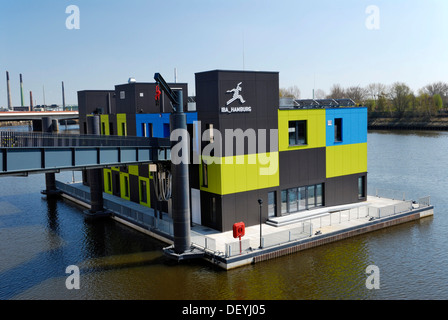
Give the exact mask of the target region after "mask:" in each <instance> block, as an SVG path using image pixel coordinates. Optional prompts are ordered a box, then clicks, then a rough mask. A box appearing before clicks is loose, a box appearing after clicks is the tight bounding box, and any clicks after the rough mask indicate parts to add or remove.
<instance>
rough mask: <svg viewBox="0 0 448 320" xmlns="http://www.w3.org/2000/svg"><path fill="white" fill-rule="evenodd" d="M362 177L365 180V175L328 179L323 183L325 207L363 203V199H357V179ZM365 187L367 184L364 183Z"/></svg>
mask: <svg viewBox="0 0 448 320" xmlns="http://www.w3.org/2000/svg"><path fill="white" fill-rule="evenodd" d="M362 176H364V177H365V179H366V180H367V173H359V174H352V175H347V176H341V177H335V178H328V179H327V180H326V182H325V190H324V193H325V206H327V207H330V206H338V205H344V204H349V203H356V202H360V201H365V198H359V197H358V178H359V177H362ZM366 180H365V181H366ZM365 185H367V182H365Z"/></svg>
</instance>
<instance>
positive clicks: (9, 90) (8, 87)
mask: <svg viewBox="0 0 448 320" xmlns="http://www.w3.org/2000/svg"><path fill="white" fill-rule="evenodd" d="M6 84H7V89H8V109H9V110H12V102H11V86H10V85H9V72H8V71H6Z"/></svg>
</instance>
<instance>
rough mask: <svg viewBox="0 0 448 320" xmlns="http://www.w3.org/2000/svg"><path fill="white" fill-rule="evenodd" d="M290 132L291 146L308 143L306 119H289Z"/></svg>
mask: <svg viewBox="0 0 448 320" xmlns="http://www.w3.org/2000/svg"><path fill="white" fill-rule="evenodd" d="M288 133H289V145H290V146H300V145H306V144H307V134H306V120H299V121H289V128H288Z"/></svg>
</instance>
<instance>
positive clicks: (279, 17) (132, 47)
mask: <svg viewBox="0 0 448 320" xmlns="http://www.w3.org/2000/svg"><path fill="white" fill-rule="evenodd" d="M71 5H75V6H76V7H77V8H78V9H79V15H74V13H75V12H74V11H71V10H69V11H67V12H66V10H67V7H69V6H71ZM372 8H373V9H372ZM447 14H448V1H446V0H426V1H423V0H392V1H391V0H338V1H334V0H314V1H298V0H275V1H273V0H238V1H234V0H164V1H152V0H127V1H116V0H69V1H65V0H14V1H1V2H0V106H6V105H7V90H6V73H5V72H6V71H9V73H10V81H11V91H12V102H13V105H14V106H19V105H20V84H19V74H20V73H21V74H22V75H23V88H24V96H25V104H26V105H28V104H29V92H30V91H32V92H33V98H34V100H35V103H36V104H42V103H43V97H44V93H45V102H46V103H47V104H59V105H62V94H61V82H62V81H64V86H65V97H66V104H74V105H77V92H78V91H80V90H106V89H114V86H115V85H118V84H123V83H126V82H127V81H128V79H129V78H130V77H133V78H135V79H136V80H137V81H138V82H154V80H153V78H154V73H156V72H159V73H161V74H162V76H163V77H164V78H165V80H166V81H167V82H171V81H174V70H177V81H178V82H183V83H188V87H189V95H191V96H192V95H195V73H196V72H202V71H208V70H215V69H222V70H248V71H277V72H279V79H280V87H281V88H287V87H290V86H297V87H299V89H300V91H301V98H303V99H306V98H311V97H312V92H313V89H315V90H317V89H321V90H323V91H325V92H326V93H329V91H330V88H331V87H332V85H334V84H340V85H341V86H343V87H348V86H355V85H360V86H366V85H368V84H370V83H378V82H379V83H383V84H386V85H390V84H392V83H394V82H397V81H399V82H405V83H406V84H407V85H408V86H410V87H411V89H413V90H414V91H415V92H417V91H418V90H419V89H420V88H422V87H423V86H425V85H427V84H429V83H433V82H436V81H446V82H448V56H447V54H448V36H447V31H448V19H447V18H446V16H447ZM78 18H79V19H78ZM78 21H79V28H72V27H73V26H74V25H76V24H75V22H78Z"/></svg>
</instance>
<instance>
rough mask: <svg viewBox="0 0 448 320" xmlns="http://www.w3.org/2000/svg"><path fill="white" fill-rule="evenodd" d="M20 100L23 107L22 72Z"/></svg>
mask: <svg viewBox="0 0 448 320" xmlns="http://www.w3.org/2000/svg"><path fill="white" fill-rule="evenodd" d="M20 101H21V106H22V107H23V81H22V74H20Z"/></svg>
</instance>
